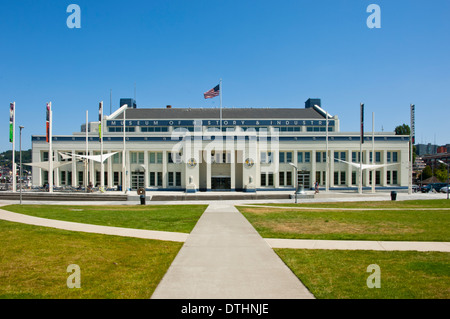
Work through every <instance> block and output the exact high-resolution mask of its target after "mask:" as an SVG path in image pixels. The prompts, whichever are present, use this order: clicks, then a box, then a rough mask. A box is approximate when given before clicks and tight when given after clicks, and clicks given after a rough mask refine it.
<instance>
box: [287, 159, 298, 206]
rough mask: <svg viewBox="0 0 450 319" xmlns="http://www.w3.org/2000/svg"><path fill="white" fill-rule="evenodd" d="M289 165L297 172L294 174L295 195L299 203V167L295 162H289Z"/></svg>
mask: <svg viewBox="0 0 450 319" xmlns="http://www.w3.org/2000/svg"><path fill="white" fill-rule="evenodd" d="M289 165H291V166H292V167H293V168H294V169H295V174H294V176H295V193H294V196H295V203H296V204H297V194H298V168H297V166H295V164H294V163H289Z"/></svg>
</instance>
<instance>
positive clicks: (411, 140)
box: [408, 104, 415, 195]
mask: <svg viewBox="0 0 450 319" xmlns="http://www.w3.org/2000/svg"><path fill="white" fill-rule="evenodd" d="M410 108H411V128H410V130H409V148H410V150H409V152H410V154H409V182H408V194H409V195H411V194H412V175H413V174H412V173H413V145H414V142H415V141H414V139H415V127H414V125H415V123H414V122H415V118H414V117H415V114H414V113H415V105H414V104H411V105H410Z"/></svg>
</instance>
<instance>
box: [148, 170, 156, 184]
mask: <svg viewBox="0 0 450 319" xmlns="http://www.w3.org/2000/svg"><path fill="white" fill-rule="evenodd" d="M149 185H150V186H155V185H156V181H155V172H150V183H149Z"/></svg>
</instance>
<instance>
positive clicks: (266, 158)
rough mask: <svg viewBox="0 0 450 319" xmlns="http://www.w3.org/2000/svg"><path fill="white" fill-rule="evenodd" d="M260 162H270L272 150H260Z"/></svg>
mask: <svg viewBox="0 0 450 319" xmlns="http://www.w3.org/2000/svg"><path fill="white" fill-rule="evenodd" d="M260 155H261V164H270V163H272V152H261V154H260Z"/></svg>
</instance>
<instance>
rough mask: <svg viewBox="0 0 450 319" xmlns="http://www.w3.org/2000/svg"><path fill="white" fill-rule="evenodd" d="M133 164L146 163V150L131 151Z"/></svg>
mask: <svg viewBox="0 0 450 319" xmlns="http://www.w3.org/2000/svg"><path fill="white" fill-rule="evenodd" d="M130 157H131V159H130V162H131V164H144V152H130Z"/></svg>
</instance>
